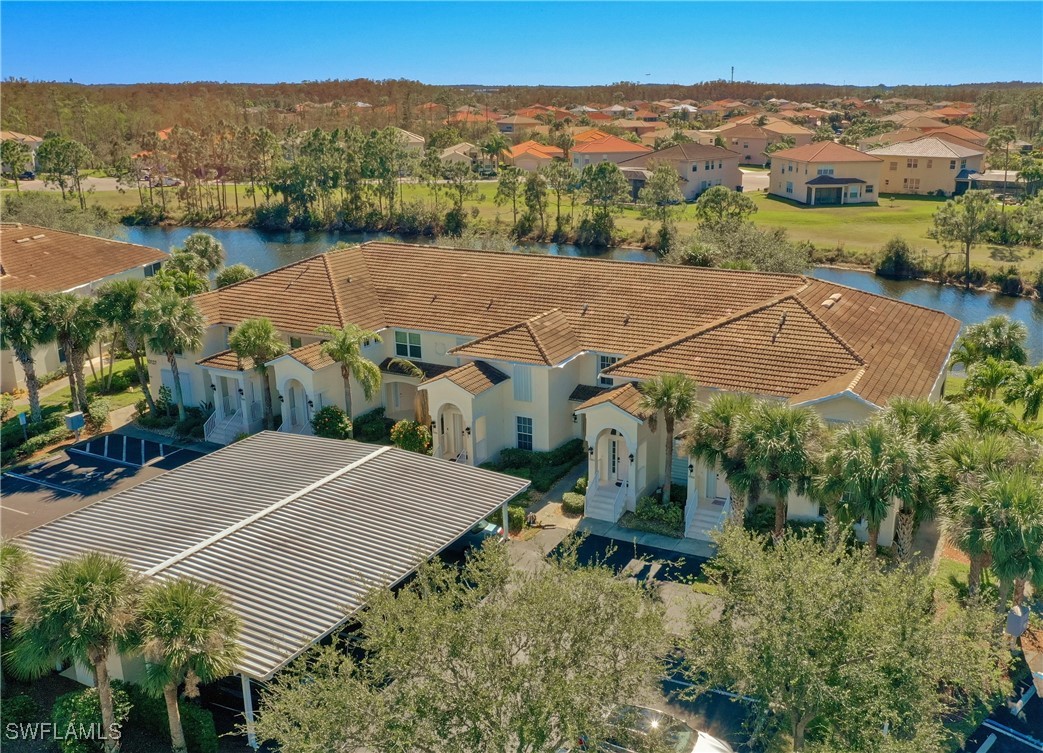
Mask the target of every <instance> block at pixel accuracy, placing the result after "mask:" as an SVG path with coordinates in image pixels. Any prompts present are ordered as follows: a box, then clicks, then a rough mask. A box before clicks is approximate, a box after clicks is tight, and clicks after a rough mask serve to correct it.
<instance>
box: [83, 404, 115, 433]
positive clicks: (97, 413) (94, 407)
mask: <svg viewBox="0 0 1043 753" xmlns="http://www.w3.org/2000/svg"><path fill="white" fill-rule="evenodd" d="M111 410H112V406H110V405H109V401H108V400H106V399H105V398H103V397H96V398H94V399H93V400H91V401H90V402H89V403H88V404H87V410H86V411H85V412H84V414H83V421H84V423H85V424H86V426H87V431H89V432H91V433H92V434H96V433H97V432H99V431H101V430H102V429H104V428H105V424H107V423H108V422H109V412H110V411H111Z"/></svg>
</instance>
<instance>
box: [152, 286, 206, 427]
mask: <svg viewBox="0 0 1043 753" xmlns="http://www.w3.org/2000/svg"><path fill="white" fill-rule="evenodd" d="M141 322H142V325H143V327H142V330H143V332H144V335H145V341H146V343H147V344H148V347H149V348H151V349H152V350H154V351H156V352H157V353H163V354H165V355H166V357H167V363H169V364H170V371H171V374H172V376H173V380H174V400H175V401H176V402H177V415H178V419H179V420H181V421H184V420H185V415H186V414H185V397H184V395H183V394H182V391H181V376H180V373H179V371H178V367H177V355H178V353H183V352H191V351H196V350H199V349H200V348H201V347H202V346H203V332H204V331H205V330H206V320H205V319H204V318H203V315H202V313H200V311H199V308H198V307H197V306H196V304H195V303H194V302H193V301H192V300H191V299H190V298H182V297H181V296H179V295H178V294H177V293H175V292H174V291H172V290H167V289H165V288H156V289H150V290H147V291H146V293H145V298H144V300H142V302H141Z"/></svg>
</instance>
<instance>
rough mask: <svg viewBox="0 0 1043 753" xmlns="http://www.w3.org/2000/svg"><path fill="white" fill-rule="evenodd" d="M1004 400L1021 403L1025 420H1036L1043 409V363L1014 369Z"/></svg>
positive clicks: (1009, 402) (1009, 403) (1008, 402)
mask: <svg viewBox="0 0 1043 753" xmlns="http://www.w3.org/2000/svg"><path fill="white" fill-rule="evenodd" d="M1006 387H1007V391H1006V394H1005V395H1004V396H1003V401H1004V402H1005V403H1007V404H1008V405H1011V404H1013V403H1019V402H1020V403H1021V405H1022V409H1023V413H1024V416H1025V420H1027V421H1035V420H1036V419H1038V418H1039V414H1040V411H1043V364H1037V365H1035V366H1022V367H1021V368H1020V369H1017V370H1015V371H1014V373H1013V374H1012V375H1011V377H1010V378H1009V380H1008V381H1007V384H1006Z"/></svg>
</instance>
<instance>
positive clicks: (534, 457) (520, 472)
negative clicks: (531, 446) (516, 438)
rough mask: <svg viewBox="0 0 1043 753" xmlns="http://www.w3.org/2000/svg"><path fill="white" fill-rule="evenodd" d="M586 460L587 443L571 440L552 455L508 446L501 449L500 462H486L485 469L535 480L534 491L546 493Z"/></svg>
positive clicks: (552, 451) (551, 453)
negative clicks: (584, 448) (577, 464)
mask: <svg viewBox="0 0 1043 753" xmlns="http://www.w3.org/2000/svg"><path fill="white" fill-rule="evenodd" d="M584 457H585V453H584V451H583V441H582V440H580V439H570V440H569V441H568V442H565V443H564V444H562V445H561V446H559V447H556V448H554V449H553V450H550V451H549V452H536V451H534V450H520V449H518V448H515V447H508V448H506V449H503V450H500V460H499V462H497V463H484V464H483V467H486V468H489V469H490V470H495V471H501V472H503V473H509V474H510V475H512V476H518V477H519V478H527V479H531V480H532V488H533V489H535V490H536V491H539V492H546V491H549V490H550V488H551V487H552V486H554V482H555V481H557V480H558V479H560V478H561V477H562V476H564V475H565V474H566V473H568V472H569V471H570V470H571V469H572V467H573V466H574V465H576V463H578V462H580V461H581V460H582V459H583V458H584Z"/></svg>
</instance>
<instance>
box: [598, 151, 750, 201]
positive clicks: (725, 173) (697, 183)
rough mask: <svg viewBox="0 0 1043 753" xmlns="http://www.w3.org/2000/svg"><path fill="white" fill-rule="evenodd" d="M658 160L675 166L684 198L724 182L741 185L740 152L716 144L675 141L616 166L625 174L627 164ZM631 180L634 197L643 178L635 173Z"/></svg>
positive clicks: (646, 165) (645, 168) (645, 167)
mask: <svg viewBox="0 0 1043 753" xmlns="http://www.w3.org/2000/svg"><path fill="white" fill-rule="evenodd" d="M660 163H667V164H670V165H672V166H673V167H674V168H675V169H676V170H677V175H678V177H679V178H680V179H681V193H682V194H683V195H684V198H685V200H686V201H692V200H694V199H696V198H698V196H699V194H701V193H702V192H703V191H705V190H706V189H707V188H710V187H712V186H727V187H728V188H731V189H732V190H734V191H739V190H741V189H742V173H741V172H740V171H739V155H738V154H736V153H735V152H732V151H729V150H727V149H722V148H720V147H718V146H707V145H704V144H696V143H694V142H693V143H684V144H677V145H676V146H671V147H669V148H667V149H660V150H658V151H655V152H648V153H647V154H642V155H640V156H638V157H634V158H633V159H628V160H626V161H624V162H620V163H619V167H620V169H621V170H623V174H624V175H628V174H629V173H630V171H629V170H628V168H639V170H641V171H648V170H651V169H652V168H653V167H654V166H655V165H656V164H660ZM631 183H632V184H633V191H634V197H635V198H637V194H638V192H639V191H640V189H641V185H643V184H644V179H643V177H641V176H640V175H638V176H635V177H633V178H631ZM639 184H640V185H639Z"/></svg>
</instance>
